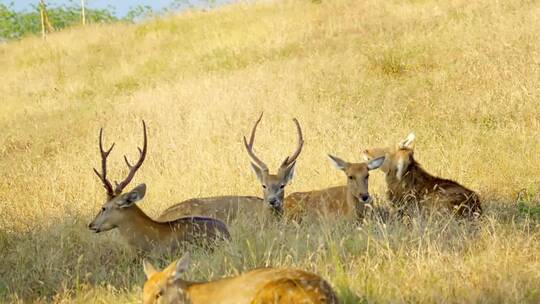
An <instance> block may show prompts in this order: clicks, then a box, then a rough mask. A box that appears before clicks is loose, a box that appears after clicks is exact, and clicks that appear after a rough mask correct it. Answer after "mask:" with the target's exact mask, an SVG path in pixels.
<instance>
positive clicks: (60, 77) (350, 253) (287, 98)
mask: <svg viewBox="0 0 540 304" xmlns="http://www.w3.org/2000/svg"><path fill="white" fill-rule="evenodd" d="M539 33H540V3H539V2H538V1H530V0H522V1H519V0H508V1H489V0H485V1H472V3H471V1H465V0H455V1H432V0H424V1H419V0H417V1H412V0H410V1H398V0H396V1H372V0H366V1H343V0H334V1H321V3H312V2H311V1H268V2H266V1H265V2H260V3H256V4H249V5H247V4H238V5H231V6H226V7H223V8H220V9H217V10H214V11H209V12H188V13H184V14H181V15H179V16H174V17H170V18H166V19H159V20H154V21H150V22H146V23H143V24H138V25H123V24H115V25H101V26H100V25H95V26H89V27H86V28H74V29H70V30H65V31H62V32H60V33H55V34H53V35H51V36H50V37H49V38H48V40H47V41H46V42H43V41H42V40H41V39H38V38H27V39H24V40H22V41H15V42H9V43H5V44H0V79H1V81H0V103H1V109H2V110H1V111H0V128H1V130H2V132H1V135H0V181H1V182H0V215H1V216H0V256H1V257H2V259H1V262H0V302H3V301H8V302H11V301H21V302H22V301H36V302H47V301H54V302H62V303H64V302H82V303H84V302H94V303H110V302H118V303H138V302H140V293H141V286H142V283H143V281H144V276H143V272H142V267H141V263H140V260H141V257H140V255H137V254H136V253H134V252H132V251H130V250H129V248H128V247H127V245H125V244H124V243H123V242H122V239H121V237H120V236H119V235H118V234H117V233H116V232H109V233H104V234H99V235H95V234H92V233H91V232H90V231H89V230H88V229H87V228H86V224H87V223H88V222H89V221H90V220H91V219H92V218H93V216H94V215H95V214H96V213H97V211H98V210H99V207H100V205H101V204H102V202H103V199H104V196H105V193H104V191H103V188H102V186H101V185H100V183H99V181H98V180H97V178H96V177H95V176H94V174H93V172H92V169H91V168H92V167H93V166H98V165H99V153H98V148H97V135H98V131H99V128H100V127H104V128H105V139H106V141H107V142H109V143H110V142H112V141H115V142H116V145H117V147H116V148H115V151H114V152H113V154H111V161H112V163H111V165H110V166H111V167H110V168H111V173H110V174H111V175H112V176H113V177H114V178H116V179H120V178H121V176H123V174H125V166H124V164H123V160H122V155H123V154H124V153H127V154H128V155H130V156H131V157H132V158H133V157H134V156H135V155H136V153H137V150H136V145H137V144H139V143H140V141H141V133H142V132H141V127H140V120H141V119H143V118H144V119H145V120H146V122H147V124H148V127H149V155H148V158H147V160H146V162H145V164H144V165H143V167H142V169H141V170H140V171H139V173H138V174H137V176H136V178H135V180H134V182H133V183H132V186H135V185H136V184H137V183H138V182H145V183H146V184H147V185H148V193H147V195H146V198H145V199H144V201H142V202H141V204H140V206H141V208H142V209H143V210H145V211H146V212H148V213H149V214H150V215H152V216H157V215H159V212H160V210H163V209H165V208H166V207H167V206H169V205H171V204H173V203H175V202H178V201H181V200H183V199H187V198H191V197H198V196H209V195H223V194H244V195H259V194H260V193H261V190H260V186H259V184H258V182H257V181H256V178H255V175H254V174H253V173H252V172H251V170H250V168H249V161H248V157H247V155H246V153H245V151H244V150H243V146H242V142H241V138H242V135H244V134H247V133H248V132H249V130H250V127H251V124H252V123H253V122H254V120H255V119H256V116H257V115H258V114H259V113H260V112H261V111H264V112H265V117H264V119H263V121H262V123H261V126H260V128H259V133H258V138H257V142H256V145H257V147H256V148H257V150H258V151H259V153H260V154H261V155H262V156H263V158H264V159H265V160H266V161H267V162H268V163H269V164H270V165H271V167H272V168H277V165H278V164H279V162H280V161H281V160H282V159H283V157H285V155H287V154H288V153H291V152H292V151H293V149H294V147H295V131H294V124H293V123H292V121H291V118H293V117H297V118H298V119H299V121H300V123H301V124H302V127H303V129H304V133H305V135H304V137H305V140H306V144H305V149H304V151H303V153H302V155H301V156H300V158H299V160H298V164H297V170H296V176H295V178H294V181H293V183H292V185H290V186H289V187H288V188H287V191H289V192H292V191H305V190H310V189H320V188H324V187H328V186H332V185H339V184H342V183H344V182H345V177H344V176H343V174H342V173H341V172H338V171H336V170H335V169H333V167H332V166H331V165H330V164H329V162H328V161H327V159H326V158H325V155H326V153H333V154H336V155H338V156H340V157H343V158H345V159H348V160H351V161H352V160H360V151H361V149H363V148H365V147H368V146H374V145H381V144H385V145H387V144H393V143H395V142H397V141H398V140H400V139H401V138H402V137H404V136H405V135H406V134H407V133H408V132H410V131H414V132H415V133H416V134H417V138H418V142H417V145H416V153H415V155H416V158H417V159H418V160H419V162H421V163H422V164H423V165H424V167H425V168H427V169H428V171H430V172H432V173H435V174H438V175H441V176H444V177H448V178H452V179H455V180H458V181H460V182H461V183H463V184H464V185H466V186H468V187H470V188H472V189H475V190H478V191H479V192H480V193H481V195H482V197H483V198H484V204H485V210H486V216H485V217H484V218H483V220H482V221H481V223H479V224H478V225H473V224H469V223H463V222H459V221H455V220H452V219H437V218H435V219H431V218H430V219H422V218H418V219H415V220H414V221H413V222H412V224H410V225H405V224H402V223H399V222H390V223H386V224H383V223H380V222H378V221H376V220H372V221H368V222H367V223H365V224H364V225H363V226H361V227H359V228H355V227H352V226H351V225H349V224H347V223H337V224H336V225H318V224H306V225H304V226H302V227H295V226H293V225H285V226H284V227H282V225H281V224H276V225H274V226H270V227H266V228H264V229H263V228H258V227H260V226H258V225H256V223H252V222H251V221H249V220H247V219H240V220H239V222H238V223H236V224H235V225H233V226H232V227H231V232H232V235H233V237H234V239H235V240H234V241H233V242H232V243H231V244H228V245H227V246H226V248H225V249H224V250H223V251H219V252H214V253H211V254H208V257H204V254H203V253H196V254H195V255H194V257H193V260H194V267H192V270H191V271H190V272H188V273H187V277H189V278H193V279H209V278H217V277H221V276H223V275H230V274H234V273H238V272H240V271H243V270H245V269H250V268H252V267H255V266H262V265H275V266H279V265H287V266H288V265H292V266H296V267H301V268H304V269H307V270H311V271H315V272H317V273H319V274H321V275H323V276H324V277H325V278H327V279H328V280H329V282H331V284H332V285H333V286H334V287H335V288H336V290H337V291H338V292H339V294H340V296H341V298H342V300H343V301H344V302H346V303H356V302H367V303H381V302H383V303H384V302H387V303H396V302H449V303H463V302H473V303H474V302H501V303H502V302H530V303H538V302H539V301H540V289H538V286H540V274H539V273H540V272H538V269H540V254H539V252H540V230H539V224H540V212H539V211H538V208H539V207H538V198H539V195H538V193H539V189H540V140H539V138H540V137H539V134H540V86H539V83H540V53H539V50H540V36H539ZM372 176H373V177H372V179H371V185H370V186H371V188H372V190H371V191H372V193H374V194H376V195H377V196H378V197H379V200H378V202H379V203H381V204H384V203H385V202H384V191H385V185H384V180H383V177H382V174H381V173H380V172H376V173H374V174H372ZM518 193H521V195H519V198H518ZM535 208H536V209H535ZM253 225H256V226H255V227H257V229H254V228H253ZM179 255H181V253H180V252H177V253H172V254H171V256H164V257H154V261H156V262H158V264H160V265H165V264H168V263H169V262H170V261H171V259H172V258H173V257H176V256H179Z"/></svg>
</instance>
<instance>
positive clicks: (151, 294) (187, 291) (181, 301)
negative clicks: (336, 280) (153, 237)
mask: <svg viewBox="0 0 540 304" xmlns="http://www.w3.org/2000/svg"><path fill="white" fill-rule="evenodd" d="M189 263H190V254H189V253H185V254H184V255H183V256H182V258H180V259H179V260H176V261H174V262H172V263H171V264H170V265H169V266H167V267H166V268H165V269H163V270H162V271H158V270H157V269H156V268H155V267H154V266H153V265H152V264H151V263H150V262H148V261H147V260H146V259H144V260H143V269H144V273H145V275H146V278H147V280H146V282H145V283H144V286H143V303H144V304H154V303H161V304H168V303H171V304H172V303H176V304H206V303H212V304H232V303H234V304H271V303H291V304H292V303H299V304H301V303H306V304H307V303H309V304H337V303H338V298H337V296H336V294H335V292H334V291H333V290H332V287H331V286H330V284H329V283H328V282H326V281H325V280H324V279H323V278H321V277H320V276H318V275H316V274H314V273H310V272H307V271H303V270H300V269H293V268H271V267H268V268H257V269H253V270H251V271H248V272H245V273H242V274H240V275H238V276H234V277H226V278H221V279H217V280H214V281H209V282H208V281H206V282H191V281H187V280H185V279H184V278H183V274H184V273H185V271H186V270H188V269H189Z"/></svg>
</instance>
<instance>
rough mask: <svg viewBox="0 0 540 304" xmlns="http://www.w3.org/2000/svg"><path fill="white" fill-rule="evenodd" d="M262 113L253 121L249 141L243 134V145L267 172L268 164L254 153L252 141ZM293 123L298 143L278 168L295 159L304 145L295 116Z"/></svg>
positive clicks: (286, 165) (252, 158)
mask: <svg viewBox="0 0 540 304" xmlns="http://www.w3.org/2000/svg"><path fill="white" fill-rule="evenodd" d="M262 116H263V113H261V115H260V116H259V119H257V121H256V122H255V125H254V126H253V129H252V130H251V136H250V138H249V143H248V141H247V139H246V137H245V136H244V146H245V147H246V150H247V152H248V155H249V157H250V158H251V160H252V161H253V162H254V163H255V164H256V165H257V166H259V168H261V170H263V171H266V172H268V166H266V164H265V163H264V162H263V161H262V160H260V159H259V158H258V157H257V155H255V152H254V151H253V143H254V141H255V132H256V131H257V126H258V125H259V122H261V119H262ZM293 121H294V124H295V125H296V131H297V133H298V145H297V147H296V151H295V152H294V153H293V154H292V155H291V156H287V157H286V158H285V160H284V161H283V162H282V163H281V166H280V168H286V167H288V166H290V165H291V164H292V163H294V162H295V161H296V158H298V155H300V152H302V147H303V146H304V138H303V136H302V128H301V127H300V123H299V122H298V120H297V119H296V118H293Z"/></svg>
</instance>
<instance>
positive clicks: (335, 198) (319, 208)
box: [285, 154, 384, 220]
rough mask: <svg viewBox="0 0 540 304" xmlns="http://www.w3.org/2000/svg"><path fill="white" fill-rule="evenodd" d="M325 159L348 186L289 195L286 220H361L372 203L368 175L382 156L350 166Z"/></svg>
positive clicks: (378, 164) (332, 157)
mask: <svg viewBox="0 0 540 304" xmlns="http://www.w3.org/2000/svg"><path fill="white" fill-rule="evenodd" d="M328 157H329V158H330V160H331V162H332V164H333V165H334V167H336V168H337V169H339V170H341V171H343V172H344V173H345V175H346V176H347V184H346V185H345V186H336V187H330V188H326V189H321V190H316V191H308V192H294V193H291V194H290V195H288V196H287V198H286V199H285V205H286V206H285V208H286V210H288V212H287V213H288V217H289V218H293V219H296V220H299V219H301V218H302V217H303V216H305V215H306V214H314V215H316V216H329V215H337V216H339V217H344V218H348V219H354V218H358V219H361V218H363V217H364V213H365V211H366V206H367V205H368V204H369V203H370V202H371V196H370V195H369V171H371V170H374V169H377V168H378V167H379V166H381V165H382V163H383V162H384V156H383V157H379V158H376V159H373V160H371V161H368V162H362V163H349V162H347V161H344V160H342V159H340V158H338V157H336V156H333V155H330V154H329V155H328Z"/></svg>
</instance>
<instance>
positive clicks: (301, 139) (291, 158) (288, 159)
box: [280, 118, 304, 168]
mask: <svg viewBox="0 0 540 304" xmlns="http://www.w3.org/2000/svg"><path fill="white" fill-rule="evenodd" d="M293 121H294V124H295V125H296V132H297V133H298V145H297V146H296V151H294V153H293V155H291V156H287V157H285V160H284V161H283V162H282V163H281V166H280V168H286V167H288V166H290V165H291V164H292V163H294V162H295V161H296V159H297V158H298V155H300V152H302V147H303V146H304V137H303V136H302V128H300V123H299V122H298V119H296V118H293Z"/></svg>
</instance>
